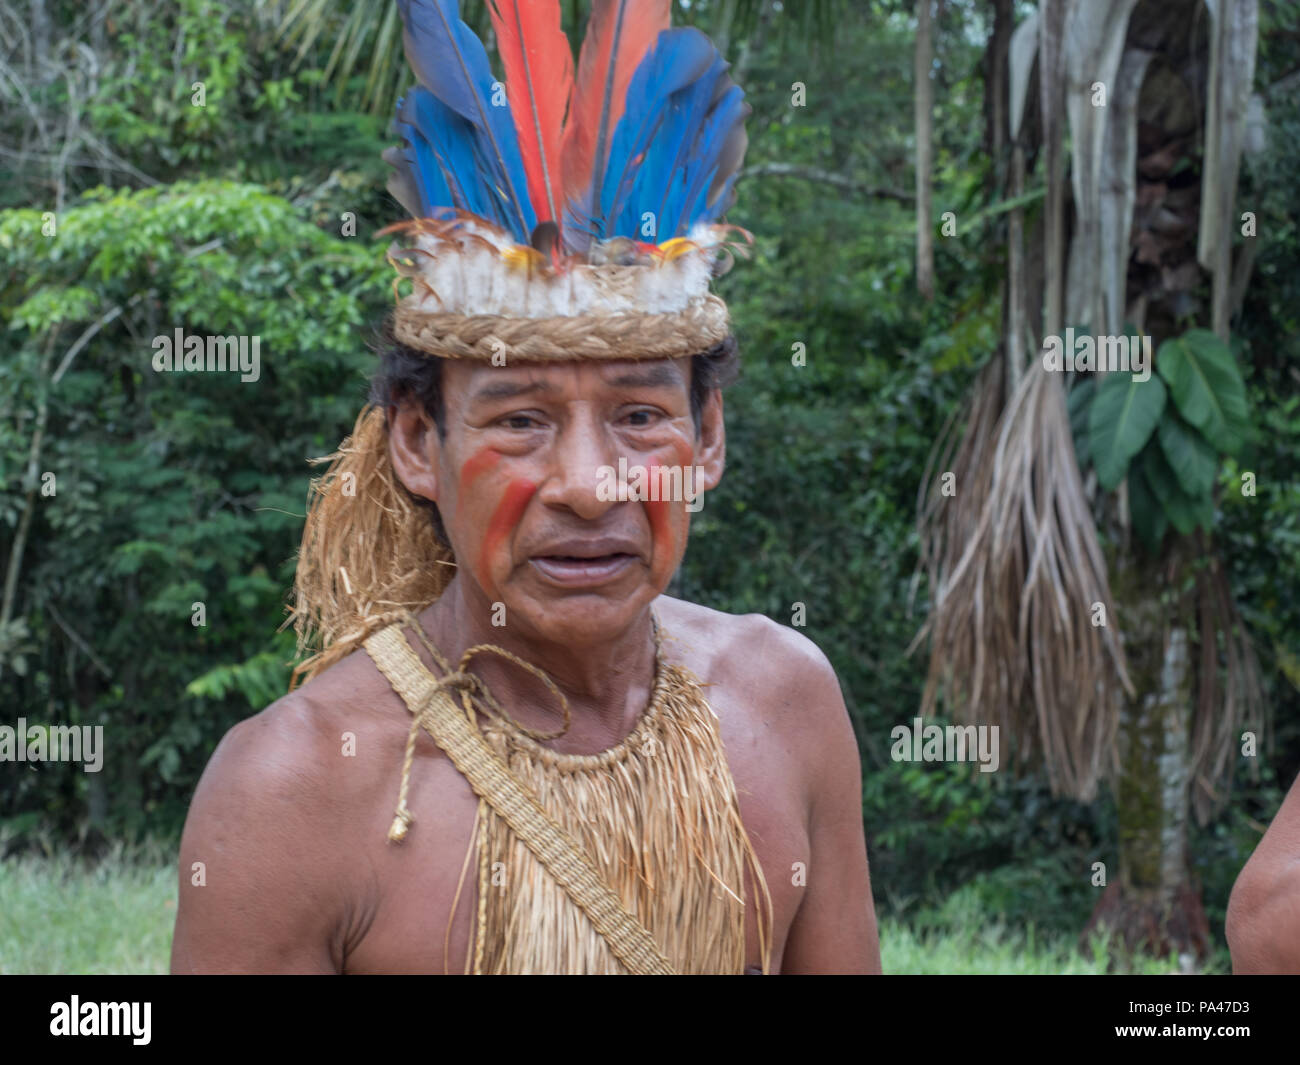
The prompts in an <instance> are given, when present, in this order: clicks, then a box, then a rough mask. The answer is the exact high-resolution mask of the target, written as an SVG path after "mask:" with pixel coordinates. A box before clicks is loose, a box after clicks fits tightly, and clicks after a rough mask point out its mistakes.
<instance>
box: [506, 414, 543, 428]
mask: <svg viewBox="0 0 1300 1065" xmlns="http://www.w3.org/2000/svg"><path fill="white" fill-rule="evenodd" d="M501 424H502V425H504V426H505V427H506V428H507V429H532V428H534V427H535V426H536V425H537V421H536V419H534V418H532V417H530V416H529V415H527V414H508V415H506V417H504V418H502V419H501Z"/></svg>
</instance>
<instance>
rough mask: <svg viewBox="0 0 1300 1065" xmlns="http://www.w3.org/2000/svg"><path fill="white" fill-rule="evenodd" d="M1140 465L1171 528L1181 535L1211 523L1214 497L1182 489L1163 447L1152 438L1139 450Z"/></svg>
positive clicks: (1212, 522)
mask: <svg viewBox="0 0 1300 1065" xmlns="http://www.w3.org/2000/svg"><path fill="white" fill-rule="evenodd" d="M1141 467H1142V473H1143V475H1144V476H1145V478H1146V482H1147V484H1148V485H1149V486H1150V488H1151V491H1152V492H1153V493H1155V497H1156V499H1158V500H1159V501H1160V507H1161V509H1162V510H1163V511H1164V512H1165V514H1166V515H1167V516H1168V518H1169V523H1170V524H1171V525H1172V526H1173V527H1174V528H1175V529H1177V530H1178V531H1179V532H1180V533H1182V534H1183V535H1184V536H1187V535H1189V534H1190V533H1191V532H1192V530H1193V529H1195V528H1196V526H1198V525H1199V526H1201V528H1203V529H1205V530H1206V531H1207V532H1208V531H1209V529H1210V526H1211V525H1213V524H1214V497H1213V496H1212V495H1211V494H1210V493H1209V492H1206V493H1205V494H1204V495H1200V496H1192V495H1188V494H1187V493H1186V492H1184V491H1183V488H1182V485H1181V484H1179V483H1178V475H1177V474H1176V473H1174V471H1173V469H1172V467H1170V465H1169V462H1168V460H1167V459H1166V458H1165V453H1164V450H1163V449H1162V448H1161V447H1159V446H1158V445H1157V444H1156V443H1155V441H1152V443H1151V446H1150V447H1148V448H1147V449H1146V451H1145V452H1143V454H1142V461H1141Z"/></svg>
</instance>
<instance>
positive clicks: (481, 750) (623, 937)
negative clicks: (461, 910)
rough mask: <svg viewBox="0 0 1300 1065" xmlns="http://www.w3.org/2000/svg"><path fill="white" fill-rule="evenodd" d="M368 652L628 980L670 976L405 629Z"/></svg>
mask: <svg viewBox="0 0 1300 1065" xmlns="http://www.w3.org/2000/svg"><path fill="white" fill-rule="evenodd" d="M365 648H366V652H367V653H368V654H369V655H370V657H371V658H372V659H374V662H375V665H376V666H378V667H379V671H380V672H381V673H383V675H384V676H385V677H387V678H388V682H389V683H390V684H392V686H393V689H394V691H396V692H397V694H398V695H400V696H401V697H402V701H403V702H405V703H406V706H407V709H409V710H410V711H411V713H413V714H415V715H416V717H418V718H419V719H420V724H421V725H423V727H424V729H425V730H426V731H427V732H428V733H429V735H430V736H432V737H433V740H434V742H435V743H437V745H438V746H439V747H441V748H442V749H443V750H444V751H445V752H446V753H447V757H449V758H450V759H451V761H452V764H453V765H455V767H456V768H457V769H458V770H459V771H460V772H461V774H462V775H463V776H464V777H465V779H466V780H468V781H469V785H470V787H471V788H473V789H474V794H476V795H478V796H479V798H481V799H484V800H485V801H486V802H488V803H490V804H491V806H492V808H493V809H494V810H496V812H497V813H498V814H499V815H500V816H501V818H502V820H504V821H505V822H506V824H508V825H509V826H510V828H511V830H512V831H513V832H514V833H515V835H517V836H518V837H519V839H520V840H521V841H522V842H523V843H524V845H525V846H526V847H527V848H528V849H529V850H530V851H532V852H533V854H535V855H536V856H537V860H538V861H540V862H541V863H542V865H543V866H544V867H545V868H546V870H547V871H548V872H549V873H550V874H551V876H553V877H554V878H555V881H556V883H558V884H559V885H560V887H562V888H563V889H564V890H565V891H566V892H567V893H568V895H569V897H570V898H571V899H572V900H573V901H574V903H576V904H577V906H578V907H579V908H581V910H582V912H583V913H585V914H586V915H587V917H588V919H589V920H590V921H591V924H592V927H594V928H595V929H596V931H597V932H599V933H600V934H601V936H603V937H604V939H605V941H606V943H608V944H609V949H610V950H611V951H612V952H613V954H614V956H615V957H616V958H618V960H619V961H620V962H622V963H623V965H624V967H626V969H627V970H628V972H630V973H633V974H635V975H656V976H671V975H673V974H674V970H673V968H672V965H671V964H670V963H669V961H668V959H667V958H665V957H664V954H663V952H662V951H661V950H660V949H659V944H658V943H656V942H655V940H654V937H653V936H651V935H650V933H649V932H648V931H647V930H646V928H645V925H643V924H642V923H641V922H640V921H639V920H637V918H636V917H635V916H634V915H633V914H631V913H629V912H628V911H627V909H626V907H624V905H623V901H622V899H620V898H619V896H618V895H617V894H616V893H615V892H614V891H613V890H612V889H611V888H610V887H609V885H608V884H606V883H605V882H604V881H603V880H602V879H601V877H600V874H599V873H598V872H597V871H596V870H595V868H594V867H593V866H592V864H591V860H590V859H589V858H588V857H587V855H586V854H585V853H584V852H583V850H582V848H581V847H579V846H578V844H577V843H576V842H574V840H573V839H572V837H570V836H569V835H568V834H567V833H566V832H565V831H564V830H563V829H562V828H560V826H559V825H557V824H556V823H555V822H554V821H553V820H552V819H551V818H550V817H549V816H548V815H547V813H546V811H545V810H544V809H543V808H542V806H541V804H540V803H539V802H538V801H537V799H536V798H535V797H534V796H533V795H532V793H531V792H529V791H528V789H527V788H525V787H524V786H523V785H522V784H521V783H520V782H519V781H518V780H517V779H516V778H515V777H514V776H513V775H512V774H511V773H510V770H509V768H508V767H507V766H506V764H505V763H504V762H503V761H502V760H501V759H500V758H499V757H498V756H497V754H496V752H495V751H493V750H492V748H491V747H489V746H488V745H487V742H486V741H485V740H484V739H483V736H482V735H481V734H480V733H479V731H478V729H477V728H476V727H475V726H474V725H473V723H472V722H471V721H470V720H469V719H468V718H467V717H466V715H465V714H464V713H463V712H462V711H461V710H459V709H458V708H457V707H456V704H455V702H454V701H453V699H452V697H451V695H450V693H449V692H448V691H447V689H446V688H445V687H442V686H440V685H439V683H438V681H437V678H435V677H434V676H433V674H432V673H430V672H429V670H428V669H426V668H425V665H424V663H423V662H422V661H420V658H419V656H418V655H417V654H416V653H415V652H414V651H413V650H412V649H411V645H410V644H409V643H407V642H406V638H405V637H404V636H403V635H402V632H401V625H391V626H389V627H388V628H386V629H381V630H380V631H379V632H377V633H375V634H374V635H373V636H371V637H370V638H369V639H368V640H366V642H365Z"/></svg>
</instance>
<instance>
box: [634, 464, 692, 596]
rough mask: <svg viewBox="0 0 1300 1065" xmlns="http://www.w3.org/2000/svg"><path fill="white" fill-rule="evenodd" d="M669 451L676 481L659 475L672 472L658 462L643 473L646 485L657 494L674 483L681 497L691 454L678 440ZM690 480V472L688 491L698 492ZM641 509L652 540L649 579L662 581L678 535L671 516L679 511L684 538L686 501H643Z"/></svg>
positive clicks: (671, 477) (674, 552) (676, 544)
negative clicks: (681, 516) (654, 487)
mask: <svg viewBox="0 0 1300 1065" xmlns="http://www.w3.org/2000/svg"><path fill="white" fill-rule="evenodd" d="M669 449H670V450H671V451H672V455H673V458H674V459H675V460H676V468H677V469H678V470H680V471H681V475H680V477H673V476H672V475H671V474H670V475H668V476H665V475H663V474H662V473H660V471H661V470H663V469H669V470H671V469H672V467H671V466H667V465H666V464H665V463H661V462H653V461H652V462H651V463H650V464H649V466H648V467H647V468H646V472H647V473H648V474H649V476H650V484H651V485H655V486H657V489H658V490H662V489H663V488H664V487H665V486H667V485H674V484H675V483H676V484H681V486H682V490H683V494H684V493H685V489H686V486H687V483H688V481H687V471H688V469H689V467H690V466H691V462H692V460H693V459H694V458H695V451H694V449H693V448H692V447H691V446H690V445H689V444H687V443H686V442H685V441H682V440H675V441H673V442H672V444H670V445H669ZM694 476H695V474H694V472H693V471H692V472H691V473H690V477H691V478H692V479H691V481H690V482H689V483H690V486H691V488H692V489H694V490H695V491H698V490H699V488H698V486H697V485H696V484H695V483H694ZM652 494H658V491H655V492H654V493H652ZM642 506H644V507H645V512H646V518H647V519H649V521H650V536H651V540H652V549H651V557H650V574H651V579H652V580H656V581H657V580H663V579H665V578H666V577H667V576H668V571H669V570H671V569H672V566H673V564H674V562H675V561H676V555H677V549H678V543H679V540H678V532H677V529H676V527H675V524H676V523H675V522H674V520H673V519H674V515H675V514H676V513H677V512H678V511H679V510H680V513H681V514H682V515H683V520H682V522H681V524H682V533H683V535H684V534H685V525H686V523H685V520H684V515H685V513H686V501H685V499H658V500H655V499H647V500H645V502H644V503H642Z"/></svg>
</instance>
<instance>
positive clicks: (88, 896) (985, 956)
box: [0, 848, 1226, 975]
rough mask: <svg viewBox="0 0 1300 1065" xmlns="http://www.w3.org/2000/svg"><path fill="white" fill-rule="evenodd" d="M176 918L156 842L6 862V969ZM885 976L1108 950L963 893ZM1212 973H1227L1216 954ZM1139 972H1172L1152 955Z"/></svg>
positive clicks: (1075, 957) (971, 970)
mask: <svg viewBox="0 0 1300 1065" xmlns="http://www.w3.org/2000/svg"><path fill="white" fill-rule="evenodd" d="M175 919H176V871H175V866H174V865H173V864H172V859H171V856H169V855H167V854H165V853H163V852H162V851H161V850H160V849H158V848H149V849H146V850H144V851H136V852H134V853H131V854H128V853H127V852H125V851H124V850H122V849H120V848H119V849H117V850H115V851H114V852H112V853H110V854H109V855H108V857H107V858H105V859H104V860H102V861H100V862H98V863H96V864H94V865H90V864H87V863H83V862H78V861H75V860H73V859H70V858H66V857H48V858H43V857H31V856H28V857H22V858H10V859H8V860H5V861H0V974H14V973H165V972H166V971H167V967H168V959H169V956H170V952H171V939H172V925H173V923H174V921H175ZM880 942H881V954H882V960H883V963H884V969H885V972H887V973H896V974H933V973H955V974H976V973H979V974H993V973H1000V974H1010V973H1019V974H1035V975H1037V974H1042V975H1052V974H1057V973H1070V974H1087V973H1104V972H1105V971H1106V968H1107V950H1106V948H1105V945H1104V944H1103V943H1097V944H1095V946H1094V949H1093V950H1092V951H1091V952H1090V953H1089V954H1088V955H1085V954H1082V953H1080V952H1079V951H1078V950H1077V949H1076V948H1075V946H1074V943H1073V940H1072V938H1070V937H1064V936H1042V935H1040V934H1037V933H1036V932H1035V931H1034V929H1033V928H1027V929H1018V928H1015V927H1012V926H1011V925H1010V924H1009V923H1008V922H1007V921H1006V920H1005V919H1004V918H1002V917H999V916H997V915H993V914H988V913H985V912H981V911H980V910H979V909H978V907H977V905H976V904H975V903H974V901H973V896H971V895H969V894H963V893H962V892H958V893H957V894H956V895H954V896H953V897H952V898H950V899H949V900H948V902H947V903H946V904H945V905H944V906H943V907H942V908H941V909H940V910H938V911H935V912H932V913H930V914H927V915H924V916H920V917H918V919H917V920H916V921H914V922H912V923H910V924H909V923H904V922H900V921H896V920H890V919H886V920H883V921H882V922H881V928H880ZM1209 969H1210V971H1226V959H1223V958H1217V957H1216V958H1215V959H1212V961H1211V965H1210V966H1209ZM1132 971H1136V972H1144V973H1173V972H1177V971H1178V966H1177V963H1176V962H1174V961H1164V962H1160V961H1154V960H1150V959H1144V960H1142V961H1140V962H1138V963H1137V964H1135V965H1134V966H1133V969H1132Z"/></svg>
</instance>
